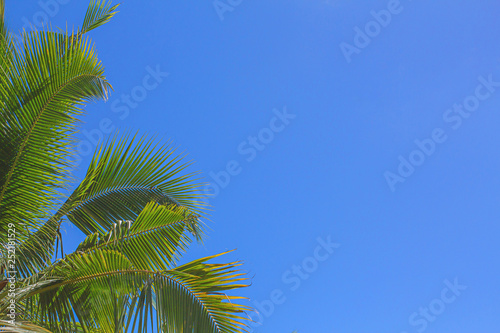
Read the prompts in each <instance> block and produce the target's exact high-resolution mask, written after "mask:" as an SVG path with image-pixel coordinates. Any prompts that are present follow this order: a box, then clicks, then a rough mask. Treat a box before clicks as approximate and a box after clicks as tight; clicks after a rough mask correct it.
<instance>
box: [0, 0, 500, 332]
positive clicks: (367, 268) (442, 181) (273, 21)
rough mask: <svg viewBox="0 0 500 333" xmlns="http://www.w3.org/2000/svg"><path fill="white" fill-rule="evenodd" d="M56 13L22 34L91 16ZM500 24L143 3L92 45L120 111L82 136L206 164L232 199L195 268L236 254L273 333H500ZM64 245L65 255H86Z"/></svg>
mask: <svg viewBox="0 0 500 333" xmlns="http://www.w3.org/2000/svg"><path fill="white" fill-rule="evenodd" d="M54 1H56V0H53V1H52V0H41V1H40V2H38V1H7V10H8V13H7V16H8V21H9V24H10V26H11V27H12V28H13V29H16V30H17V29H20V28H21V26H22V25H23V23H24V22H25V21H24V20H23V17H24V18H26V19H28V20H30V21H33V20H34V17H35V19H36V18H38V19H40V18H41V19H43V18H44V17H47V18H50V20H51V21H52V22H53V24H54V25H58V26H65V22H66V21H67V22H69V26H71V25H75V26H77V25H79V24H80V23H81V22H82V19H83V15H84V12H85V9H86V5H87V1H77V0H65V1H62V0H58V1H59V2H54ZM54 3H56V4H57V6H54ZM46 4H50V5H46ZM216 6H217V8H216ZM499 9H500V8H499V6H498V3H497V2H496V1H492V0H485V1H472V0H466V1H461V2H460V3H457V2H456V1H451V0H446V1H444V0H443V1H433V2H431V1H422V0H414V1H411V0H401V1H395V0H391V1H386V0H384V1H364V0H357V1H346V0H288V1H284V0H272V1H248V0H242V1H241V0H232V1H230V0H221V1H219V2H216V3H215V5H214V3H213V2H212V0H209V1H197V2H192V1H191V2H189V1H160V0H152V1H140V2H139V1H128V0H124V1H123V2H122V5H121V6H120V13H119V14H118V15H117V16H116V18H115V19H113V21H112V22H110V23H109V24H107V25H106V26H104V27H102V28H101V29H99V30H98V31H95V32H93V33H92V38H93V40H94V42H95V43H96V48H97V50H98V53H99V57H100V58H101V60H102V61H103V63H104V65H105V67H106V71H107V75H108V77H109V79H110V81H111V83H112V84H113V86H114V89H115V91H114V93H113V94H112V96H111V98H110V100H109V101H108V102H107V103H102V102H101V103H97V104H91V105H89V106H88V108H87V111H88V116H87V117H86V118H85V124H84V125H83V127H82V130H86V131H87V132H89V133H94V135H96V137H97V136H99V134H96V133H98V132H97V131H101V132H102V131H103V129H106V130H107V129H109V128H120V129H127V130H136V129H141V130H142V131H147V132H149V133H156V134H160V135H162V136H164V137H165V138H171V139H172V140H174V142H175V143H176V144H177V145H179V146H180V147H182V148H183V149H185V150H186V151H187V152H189V154H190V157H191V158H192V159H194V160H195V161H196V164H195V166H194V168H193V170H201V171H203V173H204V174H205V177H206V180H207V181H210V182H212V183H213V184H214V186H215V185H216V186H217V187H218V190H219V191H218V195H217V196H216V197H215V198H214V199H212V200H211V204H212V205H213V206H214V212H213V214H212V218H211V219H212V222H209V225H210V227H211V231H210V232H209V238H208V239H207V240H206V243H205V245H204V246H194V247H193V248H192V249H191V251H190V252H189V253H188V254H187V255H186V257H185V258H186V259H194V258H197V257H200V256H206V255H211V254H215V253H218V252H222V251H226V250H229V249H235V248H237V251H236V252H234V253H232V254H230V255H228V256H226V260H227V261H230V260H234V259H242V260H244V261H245V266H244V268H245V269H246V270H247V271H248V272H249V276H250V277H252V286H251V287H250V288H247V289H246V290H244V291H243V294H244V295H245V296H247V297H250V298H251V299H252V301H251V302H250V304H251V305H254V306H255V305H256V304H258V306H259V307H260V308H261V311H260V313H261V316H262V317H261V319H260V321H261V323H262V325H259V326H253V330H254V331H255V332H291V331H293V330H298V331H299V333H308V332H325V333H330V332H342V333H351V332H352V333H359V332H388V333H389V332H395V333H402V332H407V333H411V332H424V331H425V332H429V333H430V332H440V333H441V332H453V333H462V332H492V331H494V330H497V329H498V320H497V318H498V317H499V316H500V302H499V301H498V299H499V296H500V285H499V284H498V273H499V271H500V262H499V261H498V257H499V255H500V249H499V246H498V239H499V237H500V224H499V223H498V220H499V218H500V176H499V172H498V170H499V169H500V153H499V152H500V145H499V142H500V134H499V133H500V131H499V130H498V129H499V128H500V61H499V60H500V43H499V41H500V22H499V21H498V16H497V15H496V13H498V10H499ZM377 19H378V21H377ZM360 31H361V32H360ZM151 72H153V73H155V74H154V75H152V74H151ZM166 73H168V75H167V74H166ZM148 75H149V76H148ZM155 77H156V79H155ZM146 88H147V89H146ZM148 89H149V90H148ZM133 94H135V98H136V100H135V101H134V100H132V101H131V102H128V103H130V104H128V105H127V102H125V101H124V100H123V99H122V98H123V95H133ZM113 103H114V104H113ZM120 107H121V109H119V108H120ZM125 115H126V116H125ZM287 115H288V116H287ZM102 124H104V126H103V125H102ZM92 131H93V132H92ZM252 138H253V139H252ZM80 139H81V140H82V141H86V142H87V143H88V145H89V147H90V146H91V145H92V143H91V140H89V139H88V138H87V137H85V135H84V134H83V132H82V134H81V136H80ZM415 141H418V143H416V142H415ZM82 155H83V156H82V167H83V166H85V165H87V164H88V163H89V161H90V155H84V154H82ZM228 168H229V170H228ZM398 169H399V170H398ZM228 171H231V173H232V174H229V173H228V174H227V175H229V176H228V177H225V178H224V177H223V176H221V172H228ZM82 173H83V169H81V170H80V171H79V173H78V175H80V176H81V174H82ZM217 174H219V184H217V181H216V180H215V179H214V177H211V175H217ZM216 178H217V177H216ZM228 180H229V182H228ZM226 183H227V184H226ZM222 185H223V186H222ZM65 232H66V235H65V242H66V243H65V247H68V248H69V247H70V245H69V244H72V245H73V246H75V245H76V244H77V242H78V241H79V240H80V239H81V235H80V234H79V232H78V231H77V230H76V228H74V227H73V228H72V227H70V226H69V225H66V231H65ZM67 244H68V245H67ZM271 304H272V305H271ZM254 318H257V316H256V315H254Z"/></svg>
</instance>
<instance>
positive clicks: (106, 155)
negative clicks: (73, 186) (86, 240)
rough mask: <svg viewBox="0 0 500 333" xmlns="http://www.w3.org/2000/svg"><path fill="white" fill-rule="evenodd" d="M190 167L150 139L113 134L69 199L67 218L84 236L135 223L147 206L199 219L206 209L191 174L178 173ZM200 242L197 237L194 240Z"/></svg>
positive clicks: (172, 151)
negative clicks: (176, 209)
mask: <svg viewBox="0 0 500 333" xmlns="http://www.w3.org/2000/svg"><path fill="white" fill-rule="evenodd" d="M188 165H189V163H185V162H183V156H182V155H178V154H177V155H176V150H175V149H173V148H171V147H169V146H168V145H167V146H160V145H159V144H158V143H157V142H155V140H154V138H147V137H146V136H143V137H141V138H139V139H138V138H137V137H136V136H134V137H132V139H129V136H128V135H125V136H123V137H121V138H120V137H119V136H118V135H116V136H115V137H114V138H112V139H111V140H110V142H109V143H108V144H106V145H103V146H101V147H100V148H98V150H97V153H96V155H95V156H94V158H93V159H92V162H91V164H90V166H89V169H88V171H87V175H86V177H85V179H84V181H83V182H82V186H81V187H79V188H78V189H77V190H76V191H77V192H78V194H77V195H74V196H71V200H72V203H71V208H70V210H69V211H68V212H67V216H68V219H69V220H70V221H71V222H72V223H73V224H75V225H76V226H77V227H78V228H80V229H81V230H82V231H83V232H84V233H85V234H87V235H90V234H93V233H95V232H98V233H100V234H104V233H105V232H106V231H107V230H109V229H110V228H111V227H112V223H113V221H117V220H135V219H136V218H137V216H138V214H139V213H140V212H141V211H142V209H143V208H144V207H145V206H146V204H147V203H149V202H151V201H156V202H158V203H160V204H165V203H172V204H176V205H179V206H184V207H186V208H189V209H191V210H192V211H193V212H194V213H196V214H200V215H201V214H202V213H203V211H204V209H205V208H206V207H205V204H204V202H203V201H202V198H203V194H202V193H201V191H200V188H201V184H198V183H196V182H195V181H196V179H195V178H194V176H195V174H184V175H182V174H180V173H181V172H182V171H183V170H184V169H185V168H186V167H187V166H188ZM197 236H198V237H200V235H197Z"/></svg>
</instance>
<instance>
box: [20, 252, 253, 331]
mask: <svg viewBox="0 0 500 333" xmlns="http://www.w3.org/2000/svg"><path fill="white" fill-rule="evenodd" d="M219 256H220V255H216V256H211V257H207V258H203V259H199V260H196V261H193V262H191V263H189V264H186V265H183V266H180V267H178V268H175V269H171V270H165V271H153V270H147V269H138V268H136V267H134V266H133V265H132V263H131V262H130V261H129V260H128V259H127V258H126V256H124V255H123V254H122V253H120V252H118V251H114V250H102V249H100V250H96V251H93V252H88V253H81V254H78V255H74V256H71V257H67V258H66V259H64V260H61V261H59V262H58V263H57V264H56V265H55V266H54V267H53V268H52V269H51V270H50V271H49V272H47V273H46V276H47V277H52V278H54V279H55V280H54V281H53V282H52V283H51V284H49V285H46V286H42V287H41V288H39V289H37V290H34V291H32V292H31V294H30V295H29V296H28V297H29V298H30V300H29V301H28V303H33V304H34V303H36V304H38V306H39V307H40V310H39V311H38V312H36V313H38V314H39V315H40V316H41V317H42V318H37V320H43V321H44V322H46V323H48V324H49V329H50V330H52V331H54V332H59V331H60V330H59V329H60V328H59V327H56V326H51V325H50V323H54V322H57V318H63V319H64V322H65V323H66V325H67V327H65V329H70V328H71V326H72V325H74V324H76V323H77V320H78V322H79V323H80V324H81V325H84V326H87V327H88V328H89V329H94V330H96V329H101V330H103V331H105V332H115V331H119V332H122V331H123V330H122V329H124V328H126V329H127V330H125V331H128V329H133V331H134V332H146V331H147V327H148V325H149V326H151V324H152V317H151V311H153V308H154V309H156V316H157V318H156V324H157V325H159V326H158V327H160V328H161V329H162V331H163V332H191V331H195V332H200V333H204V332H241V331H244V330H245V325H244V324H243V323H242V321H243V320H245V318H244V317H242V316H240V314H241V313H243V312H244V311H247V310H248V308H247V307H245V306H243V305H240V304H238V303H237V302H238V300H240V299H241V297H235V296H228V295H226V294H224V292H226V291H227V290H232V289H235V288H241V287H245V286H246V284H243V283H242V282H243V281H245V280H246V279H245V278H243V277H242V276H243V275H242V273H240V272H239V271H238V270H237V267H238V266H239V265H240V263H239V262H235V263H229V264H210V263H208V261H209V260H212V259H215V258H217V257H219ZM120 295H121V297H120ZM123 296H125V297H123ZM117 300H118V301H117ZM82 305H83V306H82ZM118 307H119V308H118ZM120 309H122V310H120ZM123 309H126V310H127V314H126V315H125V316H124V317H123V320H121V321H110V320H109V319H110V318H116V317H117V313H121V312H122V311H123ZM118 317H120V316H118ZM117 322H119V323H121V324H122V325H125V327H119V328H117V327H115V326H114V325H115V324H116V323H117ZM153 322H154V321H153ZM117 329H118V330H117ZM63 331H64V330H63Z"/></svg>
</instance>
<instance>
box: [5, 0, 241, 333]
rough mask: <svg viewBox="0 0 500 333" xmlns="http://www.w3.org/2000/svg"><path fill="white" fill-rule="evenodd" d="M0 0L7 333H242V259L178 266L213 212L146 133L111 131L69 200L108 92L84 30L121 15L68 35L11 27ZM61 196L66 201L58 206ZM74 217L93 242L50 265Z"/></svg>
mask: <svg viewBox="0 0 500 333" xmlns="http://www.w3.org/2000/svg"><path fill="white" fill-rule="evenodd" d="M4 8H5V3H4V0H0V80H1V83H0V235H1V239H0V242H1V245H2V247H1V249H0V279H1V281H0V311H1V314H0V320H1V322H0V331H15V332H131V331H133V332H146V331H148V330H149V331H150V330H151V329H153V330H155V331H159V332H202V333H203V332H242V331H245V330H246V325H245V324H244V322H245V320H246V319H245V318H244V317H245V316H244V312H245V311H247V310H249V308H247V307H246V306H244V305H241V304H239V303H238V301H239V300H240V299H241V297H237V296H230V295H228V294H227V291H230V290H233V289H236V288H240V287H244V286H246V284H245V280H246V279H245V278H244V276H243V274H242V273H241V272H240V271H239V270H238V266H240V265H241V263H240V262H232V263H227V264H213V263H211V260H212V259H215V258H218V257H219V256H220V254H219V255H215V256H211V257H207V258H202V259H199V260H195V261H193V262H190V263H187V264H184V265H181V266H178V265H177V262H178V259H179V256H180V254H182V252H183V251H185V250H186V249H187V247H188V246H189V244H190V243H191V241H192V240H194V239H196V240H202V238H203V225H202V222H201V219H202V217H203V216H204V212H205V211H206V208H207V207H206V205H205V204H204V203H203V200H202V199H203V197H202V194H201V191H200V184H198V183H197V180H196V178H195V174H185V173H183V172H184V171H185V169H186V167H187V166H188V164H189V163H186V162H184V156H183V155H182V154H178V153H176V151H175V149H174V148H173V147H171V146H169V145H164V144H162V143H161V140H160V141H158V140H156V139H155V138H153V137H149V136H137V135H130V134H123V133H116V134H115V135H114V136H112V137H111V138H110V139H109V140H108V141H107V142H106V143H102V144H101V145H100V146H99V147H98V149H97V151H96V153H95V154H94V156H93V158H92V161H91V163H90V166H89V167H88V170H87V172H86V175H85V177H84V179H83V180H82V181H81V183H80V184H79V185H78V186H76V188H75V189H74V190H73V191H72V193H71V194H70V195H67V196H63V193H64V191H65V190H67V189H69V188H71V182H70V179H71V177H70V176H71V171H72V170H73V169H72V163H71V157H72V154H73V153H72V152H73V151H74V134H75V133H76V132H77V130H78V123H79V119H80V118H81V116H82V115H83V107H84V105H85V104H86V103H87V102H89V101H94V100H105V99H107V96H108V94H109V92H110V89H111V85H110V83H109V82H108V80H107V79H106V76H105V75H104V68H103V66H102V64H101V62H100V61H99V60H98V58H97V55H96V52H95V50H94V46H93V45H92V43H91V41H90V40H89V38H88V36H87V32H89V31H91V30H93V29H95V28H97V27H99V26H101V25H103V24H105V23H106V22H108V21H109V20H110V19H111V18H112V17H113V15H114V14H115V13H116V6H112V5H111V4H110V3H109V2H107V1H102V0H92V1H91V3H90V5H89V8H88V10H87V13H86V15H85V19H84V22H83V25H82V27H81V28H80V29H78V30H77V31H73V32H61V31H60V30H58V31H52V30H51V29H46V30H45V31H30V32H27V31H25V32H23V34H22V39H21V42H18V41H16V40H15V39H14V38H13V37H12V34H11V33H10V32H9V31H8V30H7V28H6V24H5V21H4ZM61 198H64V199H62V200H61ZM63 220H67V221H69V222H70V223H72V224H73V225H75V226H76V227H78V228H79V229H80V230H81V231H82V232H83V233H85V235H86V238H85V240H84V241H83V242H82V243H81V244H80V245H79V246H78V248H77V249H76V251H75V252H73V253H71V254H67V255H63V254H62V253H61V254H62V257H61V258H60V259H57V260H54V254H56V257H57V252H58V250H57V249H58V248H59V241H60V242H61V252H62V250H63V248H62V237H61V233H60V231H59V229H60V226H61V223H62V221H63Z"/></svg>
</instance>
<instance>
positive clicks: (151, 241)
mask: <svg viewBox="0 0 500 333" xmlns="http://www.w3.org/2000/svg"><path fill="white" fill-rule="evenodd" d="M193 229H199V225H198V216H197V215H193V214H192V213H191V211H189V210H187V209H185V208H184V207H178V206H175V205H168V206H163V205H158V204H157V203H155V202H151V203H149V204H148V205H147V206H146V207H145V208H144V210H143V211H142V212H141V213H140V214H139V216H138V217H137V220H135V221H134V222H133V223H132V221H119V222H118V223H116V224H115V225H114V226H113V229H112V230H111V231H109V232H108V233H107V234H105V235H103V236H101V237H99V234H98V233H95V234H93V235H90V236H88V237H87V238H86V239H85V240H84V242H83V243H81V244H80V246H78V248H77V249H76V253H82V252H92V251H96V250H100V249H107V250H116V251H119V252H121V253H122V254H124V255H125V256H126V257H127V258H128V259H129V260H130V262H131V263H132V264H133V265H134V267H136V268H141V269H149V270H166V269H169V268H171V267H173V265H174V264H175V262H176V261H177V259H178V253H179V252H180V251H184V250H186V249H187V245H188V244H189V242H190V239H189V237H188V235H187V234H186V232H190V233H193Z"/></svg>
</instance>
